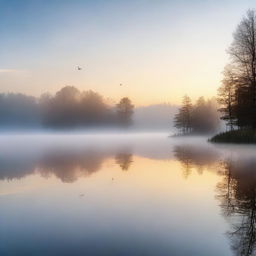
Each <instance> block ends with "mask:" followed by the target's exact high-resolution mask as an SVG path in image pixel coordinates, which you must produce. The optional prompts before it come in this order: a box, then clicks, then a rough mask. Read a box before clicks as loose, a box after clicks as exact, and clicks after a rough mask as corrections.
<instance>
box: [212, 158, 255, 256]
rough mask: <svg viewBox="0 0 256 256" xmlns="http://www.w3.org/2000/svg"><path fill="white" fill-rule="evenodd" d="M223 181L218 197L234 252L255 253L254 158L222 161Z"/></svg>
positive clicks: (219, 186) (219, 185)
mask: <svg viewBox="0 0 256 256" xmlns="http://www.w3.org/2000/svg"><path fill="white" fill-rule="evenodd" d="M221 173H222V175H223V179H222V181H221V182H220V183H219V184H218V186H217V193H218V194H217V198H218V199H219V200H220V202H221V208H222V210H223V214H224V215H225V216H226V218H228V219H229V220H230V222H231V223H232V228H231V230H230V231H229V232H228V233H227V234H228V236H229V237H230V241H231V247H232V249H233V251H234V253H235V255H237V256H250V255H255V253H256V250H255V249H256V248H255V241H256V229H255V225H256V160H248V161H231V160H226V161H224V162H223V164H222V171H221Z"/></svg>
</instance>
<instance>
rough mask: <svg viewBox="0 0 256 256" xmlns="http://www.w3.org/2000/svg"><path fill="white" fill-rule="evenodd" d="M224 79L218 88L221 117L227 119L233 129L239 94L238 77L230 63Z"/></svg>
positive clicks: (228, 124)
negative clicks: (237, 93) (237, 89)
mask: <svg viewBox="0 0 256 256" xmlns="http://www.w3.org/2000/svg"><path fill="white" fill-rule="evenodd" d="M223 74H224V79H223V80H222V85H221V87H220V88H219V90H218V103H219V104H220V108H219V111H220V112H221V113H222V116H221V119H222V120H225V121H226V125H227V126H228V127H230V129H231V130H233V128H234V126H235V125H236V124H237V122H236V114H237V113H236V110H237V97H236V96H237V95H236V81H237V79H236V77H235V74H233V72H232V67H231V66H230V65H229V66H227V67H226V68H225V70H224V72H223Z"/></svg>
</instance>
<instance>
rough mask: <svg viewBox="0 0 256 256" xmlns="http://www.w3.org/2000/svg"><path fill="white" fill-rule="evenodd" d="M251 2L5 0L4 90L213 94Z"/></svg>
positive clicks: (0, 64)
mask: <svg viewBox="0 0 256 256" xmlns="http://www.w3.org/2000/svg"><path fill="white" fill-rule="evenodd" d="M254 7H255V8H256V2H255V1H252V0H233V1H232V0H226V1H225V0H224V1H221V0H215V1H210V0H208V1H207V0H205V1H202V0H190V1H189V0H181V1H171V0H155V1H153V0H134V1H133V0H130V1H128V0H127V1H122V0H119V1H114V0H109V1H107V0H105V1H97V0H93V1H89V0H88V1H86V0H84V1H82V0H72V1H71V0H69V1H67V0H41V1H39V0H16V1H15V0H0V37H1V40H0V91H1V92H6V91H12V92H23V93H29V94H32V95H40V94H41V93H43V92H45V91H49V92H51V93H54V92H56V90H58V89H59V88H61V87H62V86H64V85H74V86H76V87H78V88H79V89H83V90H87V89H93V90H96V91H98V92H100V93H102V94H104V95H105V96H106V97H110V98H112V99H114V100H118V99H119V98H120V97H122V96H126V95H127V96H129V97H131V99H132V100H133V101H134V102H135V103H137V104H150V103H157V102H173V103H178V102H179V101H180V97H182V95H183V94H185V93H187V94H188V95H191V96H192V98H196V97H198V96H200V95H205V96H206V97H210V96H213V95H214V94H215V93H216V89H217V87H218V86H219V84H220V80H221V71H222V69H223V67H224V65H225V63H226V62H227V54H226V52H225V50H226V49H227V48H228V46H229V44H230V43H231V41H232V32H233V31H234V30H235V28H236V25H237V24H238V23H239V21H240V19H241V18H242V16H243V15H244V14H245V12H246V10H247V9H248V8H254ZM76 65H81V66H82V67H83V70H82V71H81V72H80V71H77V70H75V67H76ZM120 83H122V84H124V86H123V87H121V88H120V86H119V84H120Z"/></svg>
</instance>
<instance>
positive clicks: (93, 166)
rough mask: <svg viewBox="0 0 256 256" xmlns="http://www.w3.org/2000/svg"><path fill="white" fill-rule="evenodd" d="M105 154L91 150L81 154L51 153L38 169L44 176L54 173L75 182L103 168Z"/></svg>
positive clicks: (65, 180)
mask: <svg viewBox="0 0 256 256" xmlns="http://www.w3.org/2000/svg"><path fill="white" fill-rule="evenodd" d="M104 158H105V156H104V155H103V154H101V153H96V152H93V151H89V152H86V153H82V154H81V153H80V154H74V153H73V154H70V153H59V154H49V155H47V156H45V157H44V158H43V160H42V161H41V162H40V164H39V167H38V171H39V172H40V174H42V175H43V176H44V177H47V176H49V175H51V174H54V175H55V176H56V177H58V178H60V179H61V181H63V182H74V181H76V180H77V179H78V178H79V177H81V176H88V175H90V174H92V173H94V172H96V171H98V170H99V169H100V168H101V165H102V163H103V161H104Z"/></svg>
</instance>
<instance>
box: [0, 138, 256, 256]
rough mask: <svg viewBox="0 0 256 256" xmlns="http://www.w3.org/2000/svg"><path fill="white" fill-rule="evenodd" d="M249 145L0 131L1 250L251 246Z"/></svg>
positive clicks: (208, 251) (179, 252) (182, 251)
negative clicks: (10, 133) (1, 132)
mask: <svg viewBox="0 0 256 256" xmlns="http://www.w3.org/2000/svg"><path fill="white" fill-rule="evenodd" d="M255 149H256V148H255V147H254V146H234V145H224V144H222V145H213V144H209V143H207V142H206V138H202V137H197V138H168V134H164V133H158V134H157V133H154V134H151V133H147V134H142V133H140V134H126V135H124V134H123V135H122V134H116V135H115V134H107V135H106V134H105V135H103V134H94V135H93V134H91V135H83V134H77V135H72V134H31V135H29V134H12V135H8V134H5V135H1V136H0V209H1V214H0V237H1V239H0V255H96V256H98V255H122V256H123V255H124V256H126V255H160V256H161V255H163V256H165V255H175V256H191V255H197V256H205V255H207V256H216V255H221V256H231V255H239V256H240V255H241V256H242V255H254V253H255V252H254V247H255V239H256V232H255V220H256V150H255Z"/></svg>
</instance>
